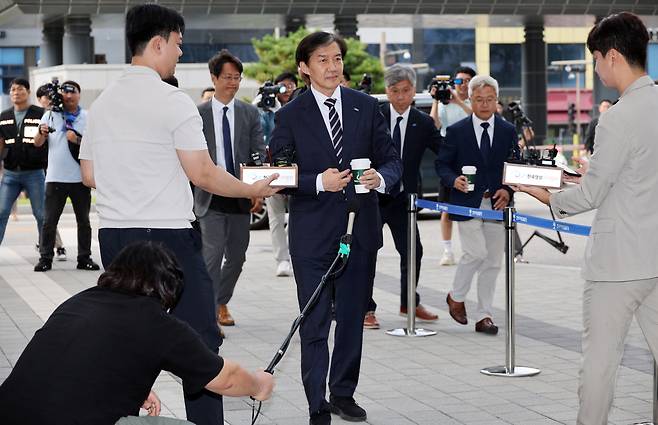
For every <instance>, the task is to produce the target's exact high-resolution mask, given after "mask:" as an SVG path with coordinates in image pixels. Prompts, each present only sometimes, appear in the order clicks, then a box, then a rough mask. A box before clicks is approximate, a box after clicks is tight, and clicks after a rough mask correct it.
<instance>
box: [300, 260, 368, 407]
mask: <svg viewBox="0 0 658 425" xmlns="http://www.w3.org/2000/svg"><path fill="white" fill-rule="evenodd" d="M333 258H334V255H329V256H326V257H324V258H305V257H299V256H294V255H293V256H292V258H291V260H292V266H293V270H294V273H295V280H296V283H297V299H298V301H299V306H300V309H302V308H303V307H304V306H305V305H306V303H307V302H308V300H309V298H310V297H311V294H313V291H315V289H316V287H317V285H318V283H319V282H320V278H321V277H322V275H323V274H324V273H325V272H326V271H327V269H328V268H329V266H330V264H331V261H332V260H333ZM376 258H377V257H376V252H363V251H359V250H358V248H354V247H353V248H352V252H351V254H350V256H349V259H348V261H347V265H346V266H345V269H344V270H343V271H342V272H341V273H340V274H339V275H338V277H336V278H334V279H331V280H329V281H328V282H327V283H328V285H331V286H333V290H334V291H333V293H334V296H335V300H334V307H335V314H336V329H335V334H334V349H333V352H332V355H331V371H330V372H329V391H330V392H331V394H333V395H335V396H339V397H352V396H353V394H354V391H355V389H356V385H357V383H358V381H359V371H360V368H361V347H362V344H363V316H364V315H365V312H366V306H367V304H368V297H369V296H370V294H371V293H372V282H373V279H374V277H375V264H376ZM331 289H332V288H331V287H329V286H328V287H325V289H324V290H323V291H322V293H321V294H320V297H319V299H318V303H317V304H316V305H315V307H313V308H312V309H311V311H310V312H309V313H308V315H307V316H306V317H305V318H304V321H303V322H302V324H301V327H300V330H299V335H300V337H301V351H302V365H301V366H302V381H303V383H304V390H305V392H306V399H307V400H308V405H309V413H311V414H312V413H315V412H318V411H328V410H329V408H328V404H327V401H326V399H325V394H326V386H327V372H328V371H329V345H328V343H327V339H328V337H329V329H330V327H331V301H332V290H331Z"/></svg>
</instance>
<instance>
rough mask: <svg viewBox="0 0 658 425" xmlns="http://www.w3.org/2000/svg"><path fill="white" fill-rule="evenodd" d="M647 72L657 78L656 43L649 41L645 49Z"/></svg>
mask: <svg viewBox="0 0 658 425" xmlns="http://www.w3.org/2000/svg"><path fill="white" fill-rule="evenodd" d="M647 53H648V54H647V73H648V74H649V76H651V78H653V80H654V81H656V80H658V43H650V44H649V48H648V51H647Z"/></svg>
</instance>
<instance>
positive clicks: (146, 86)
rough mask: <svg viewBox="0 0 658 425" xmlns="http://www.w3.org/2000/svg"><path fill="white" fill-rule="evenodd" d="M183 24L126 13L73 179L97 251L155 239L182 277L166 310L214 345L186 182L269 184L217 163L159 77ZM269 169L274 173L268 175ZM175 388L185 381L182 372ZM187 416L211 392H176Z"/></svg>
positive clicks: (195, 116) (219, 188)
mask: <svg viewBox="0 0 658 425" xmlns="http://www.w3.org/2000/svg"><path fill="white" fill-rule="evenodd" d="M184 29H185V23H184V21H183V17H182V16H181V15H180V14H178V13H177V12H176V11H174V10H171V9H168V8H166V7H162V6H158V5H155V4H147V5H139V6H135V7H133V8H132V9H131V10H130V11H129V12H128V14H127V16H126V40H127V42H128V46H129V48H130V51H131V52H132V55H133V57H132V66H131V67H129V68H128V69H127V71H126V72H125V73H124V74H123V76H121V77H120V78H119V79H118V80H116V81H115V82H113V83H112V84H110V85H109V86H108V87H107V88H106V89H105V90H104V91H103V93H102V94H101V95H100V96H99V97H98V99H97V100H96V101H95V102H94V104H93V105H92V107H91V109H90V112H89V117H88V126H87V131H86V132H85V136H84V140H83V142H82V146H81V150H80V158H81V160H82V161H81V165H82V175H83V180H84V182H85V184H86V185H88V186H95V187H96V189H97V191H96V194H97V195H96V196H97V197H96V208H97V211H98V214H99V218H100V225H99V227H100V230H99V232H98V236H99V242H100V248H101V259H102V261H103V264H104V265H108V264H110V263H111V262H112V259H113V258H114V257H115V256H116V255H117V253H118V252H119V251H120V250H121V249H122V248H123V247H124V246H125V245H127V244H128V243H130V242H133V241H137V240H150V241H156V242H160V243H162V244H164V245H166V246H167V247H168V248H170V249H171V250H172V251H173V252H174V253H175V254H176V257H177V259H178V261H179V263H180V264H181V266H182V267H183V271H184V276H185V287H184V290H183V293H182V296H181V298H180V301H179V303H178V304H177V305H176V307H175V308H174V309H173V310H172V312H173V314H174V315H176V316H177V317H178V318H180V319H182V320H184V321H186V322H188V323H189V324H190V325H191V326H192V328H194V329H195V330H196V331H197V332H198V333H199V334H200V335H201V337H202V338H203V340H204V341H205V343H206V344H207V345H208V346H209V347H210V348H211V349H212V350H213V351H217V350H218V348H219V345H220V344H221V338H220V336H219V329H218V328H217V323H216V320H215V305H214V301H213V300H214V298H213V290H212V281H211V280H210V277H209V276H208V272H207V270H206V266H205V264H204V261H203V257H202V255H201V238H200V236H199V233H198V232H196V231H195V230H193V229H192V227H191V225H190V222H191V221H192V220H194V214H193V213H192V191H191V190H190V185H189V182H190V181H191V182H192V183H194V185H195V186H197V187H200V188H202V189H203V190H205V191H208V192H210V193H214V194H219V195H223V196H232V197H242V198H252V197H262V196H270V195H272V194H274V193H276V192H277V190H276V189H272V188H270V187H269V183H270V182H271V181H272V180H273V178H270V179H265V180H261V181H259V182H257V183H255V184H254V185H248V184H245V183H242V182H240V181H239V180H237V179H236V178H235V177H233V176H232V175H230V174H229V173H227V172H226V171H225V170H224V169H222V168H218V167H217V166H216V165H215V164H214V163H213V162H212V159H211V158H210V155H209V154H208V146H207V144H206V140H205V139H204V136H203V132H202V121H201V117H200V116H199V113H198V111H197V108H196V105H195V104H194V102H193V101H192V99H191V98H190V97H189V96H187V95H186V94H185V93H184V92H183V91H181V90H179V89H178V88H176V87H173V86H171V85H169V84H166V83H164V82H162V78H166V77H170V76H172V75H173V73H174V70H175V68H176V62H177V61H178V58H179V57H180V56H181V54H182V51H181V49H180V45H181V43H182V33H183V32H184ZM273 177H275V176H273ZM183 388H184V389H185V388H186V385H185V382H183ZM185 407H186V411H187V418H188V420H190V421H191V422H194V423H195V424H197V425H211V424H212V425H217V424H222V423H223V412H222V400H221V397H220V396H217V395H215V394H211V393H209V392H207V391H204V392H202V393H196V394H190V393H188V392H185Z"/></svg>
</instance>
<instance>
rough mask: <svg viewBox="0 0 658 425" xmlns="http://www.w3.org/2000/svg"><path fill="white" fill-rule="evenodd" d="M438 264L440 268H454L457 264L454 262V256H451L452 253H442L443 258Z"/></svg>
mask: <svg viewBox="0 0 658 425" xmlns="http://www.w3.org/2000/svg"><path fill="white" fill-rule="evenodd" d="M439 264H440V265H442V266H454V265H455V264H457V263H456V262H455V254H453V253H452V251H443V256H442V257H441V261H439Z"/></svg>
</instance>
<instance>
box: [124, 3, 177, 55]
mask: <svg viewBox="0 0 658 425" xmlns="http://www.w3.org/2000/svg"><path fill="white" fill-rule="evenodd" d="M172 32H180V33H181V34H183V33H184V32H185V20H184V19H183V17H182V16H181V15H180V13H178V12H176V11H175V10H173V9H169V8H168V7H164V6H160V5H157V4H141V5H138V6H134V7H132V8H131V9H130V10H129V11H128V14H127V15H126V41H127V43H128V48H129V49H130V54H131V55H132V56H137V55H141V54H142V53H144V48H145V47H146V45H147V44H148V42H149V41H150V40H151V39H152V38H153V37H155V36H157V35H159V36H162V38H164V39H165V40H167V41H169V34H171V33H172Z"/></svg>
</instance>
